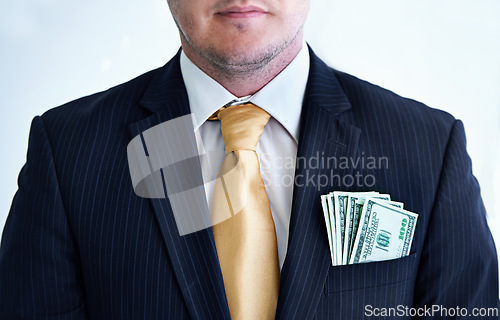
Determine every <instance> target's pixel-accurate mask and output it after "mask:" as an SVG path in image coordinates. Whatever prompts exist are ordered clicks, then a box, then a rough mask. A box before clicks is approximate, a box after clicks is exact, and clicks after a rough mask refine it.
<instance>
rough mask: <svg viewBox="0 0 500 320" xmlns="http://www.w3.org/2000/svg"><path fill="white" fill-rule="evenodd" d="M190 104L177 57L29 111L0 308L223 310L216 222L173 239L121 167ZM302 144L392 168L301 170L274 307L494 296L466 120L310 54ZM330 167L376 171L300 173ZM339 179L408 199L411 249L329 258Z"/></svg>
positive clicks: (336, 308)
mask: <svg viewBox="0 0 500 320" xmlns="http://www.w3.org/2000/svg"><path fill="white" fill-rule="evenodd" d="M187 113H189V106H188V100H187V96H186V91H185V88H184V84H183V82H182V79H181V76H180V70H179V56H178V55H177V56H176V57H175V58H174V59H173V60H172V61H171V62H169V63H168V64H167V65H166V66H164V67H163V68H160V69H158V70H154V71H152V72H149V73H147V74H144V75H142V76H140V77H138V78H136V79H134V80H132V81H130V82H128V83H125V84H123V85H120V86H118V87H115V88H112V89H110V90H108V91H106V92H102V93H98V94H95V95H92V96H88V97H85V98H82V99H79V100H76V101H73V102H71V103H69V104H67V105H65V106H62V107H60V108H56V109H53V110H50V111H48V112H47V113H45V114H44V115H43V116H42V117H37V118H35V119H34V120H33V124H32V129H31V134H30V142H29V149H28V158H27V163H26V165H25V166H24V167H23V169H22V171H21V173H20V176H19V190H18V192H17V194H16V196H15V198H14V201H13V204H12V208H11V212H10V213H9V217H8V220H7V224H6V226H5V229H4V233H3V238H2V244H1V247H0V318H1V319H21V318H27V319H30V318H44V319H87V318H91V319H229V311H228V308H227V302H226V299H225V294H224V288H223V282H222V276H221V273H220V268H219V264H218V260H217V255H216V251H215V246H214V243H213V235H212V232H211V230H210V229H208V230H204V231H200V232H197V233H194V234H190V235H188V236H184V237H180V236H179V235H178V232H177V229H176V226H175V221H174V218H173V215H172V209H171V208H170V204H169V202H168V200H167V199H156V200H149V199H143V198H139V197H137V196H136V195H135V194H134V192H133V189H132V185H131V182H130V177H129V173H128V167H127V159H126V146H127V144H128V142H129V141H130V139H131V138H133V137H134V136H136V135H137V134H140V133H141V132H142V131H144V130H146V129H148V128H150V127H152V126H154V125H156V124H159V123H162V122H164V121H167V120H169V119H172V118H175V117H178V116H182V115H185V114H187ZM173 138H175V137H173ZM298 152H299V154H298V157H306V158H308V157H314V156H316V155H317V154H319V155H320V157H321V156H323V157H325V158H327V157H335V158H336V159H340V158H342V157H346V158H349V157H352V158H353V159H363V157H365V158H367V157H375V158H377V157H384V158H386V159H387V162H388V165H387V167H385V166H384V167H383V168H373V167H370V166H366V165H365V166H363V167H361V165H360V164H358V165H357V166H356V165H350V166H347V167H337V168H336V169H333V170H332V169H325V168H316V167H309V168H305V167H298V168H297V171H296V178H297V177H298V178H297V179H296V182H297V185H296V187H295V189H294V197H293V204H292V217H291V222H290V236H289V244H288V252H287V256H286V259H285V263H284V265H283V270H282V275H281V283H280V295H279V301H278V310H277V315H276V318H278V319H287V320H288V319H362V318H363V317H364V307H365V305H367V304H370V305H372V306H374V307H391V306H397V305H399V304H401V305H405V306H409V307H411V306H415V307H420V306H424V305H432V304H441V305H443V306H450V307H456V306H461V307H469V308H472V307H475V306H497V305H498V289H497V288H498V274H497V258H496V253H495V249H494V245H493V241H492V238H491V235H490V233H489V230H488V227H487V225H486V220H485V211H484V207H483V205H482V201H481V197H480V193H479V187H478V185H477V182H476V180H475V178H474V177H473V176H472V173H471V164H470V160H469V158H468V156H467V154H466V150H465V136H464V132H463V126H462V124H461V123H460V122H459V121H456V120H455V119H453V117H451V116H450V115H448V114H446V113H444V112H441V111H438V110H433V109H430V108H428V107H426V106H424V105H422V104H420V103H418V102H415V101H412V100H408V99H403V98H401V97H399V96H397V95H395V94H393V93H391V92H389V91H386V90H384V89H381V88H379V87H376V86H373V85H371V84H369V83H366V82H364V81H361V80H359V79H356V78H354V77H352V76H349V75H346V74H343V73H339V72H336V71H333V70H332V69H330V68H328V67H327V66H326V65H324V64H323V62H322V61H321V60H319V59H318V58H317V57H316V56H315V55H314V53H312V51H311V71H310V78H309V82H308V87H307V91H306V96H305V99H304V106H303V110H302V116H301V127H300V139H299V151H298ZM331 174H338V175H340V176H346V175H355V174H360V175H362V176H367V175H371V176H373V177H374V185H373V186H357V185H345V184H344V185H341V186H333V185H328V186H327V185H325V186H318V185H317V183H316V184H315V185H314V184H312V182H311V180H308V179H309V178H310V177H314V176H318V175H327V176H330V175H331ZM301 177H302V178H301ZM302 184H303V186H302ZM333 189H345V190H352V191H362V190H368V189H375V190H378V191H380V192H386V193H390V194H391V196H392V197H393V199H395V200H397V201H402V202H404V203H405V206H406V208H407V209H409V210H412V211H414V212H417V213H418V214H419V222H418V224H417V227H416V234H415V238H414V242H413V245H412V249H411V255H410V256H408V257H405V258H402V259H398V260H392V261H384V262H375V263H369V264H361V265H352V266H341V267H331V266H330V260H329V249H328V243H327V235H326V229H325V226H324V221H323V216H322V212H321V208H320V202H319V195H320V194H324V193H326V192H328V191H332V190H333Z"/></svg>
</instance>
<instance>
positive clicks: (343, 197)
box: [333, 191, 349, 265]
mask: <svg viewBox="0 0 500 320" xmlns="http://www.w3.org/2000/svg"><path fill="white" fill-rule="evenodd" d="M348 198H349V193H347V192H341V191H334V192H333V199H334V201H335V223H336V225H337V233H339V235H338V237H340V241H339V242H337V255H339V252H340V264H341V265H344V264H347V253H346V252H344V239H345V232H346V223H347V221H348V219H347V217H346V209H347V199H348ZM337 259H338V258H337Z"/></svg>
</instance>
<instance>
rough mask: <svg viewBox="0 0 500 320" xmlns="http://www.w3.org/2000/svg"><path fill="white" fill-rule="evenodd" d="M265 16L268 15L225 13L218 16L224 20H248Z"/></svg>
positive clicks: (260, 13)
mask: <svg viewBox="0 0 500 320" xmlns="http://www.w3.org/2000/svg"><path fill="white" fill-rule="evenodd" d="M264 14H266V13H265V12H261V11H246V12H225V13H219V14H218V15H220V16H221V17H224V18H233V19H248V18H254V17H259V16H262V15H264Z"/></svg>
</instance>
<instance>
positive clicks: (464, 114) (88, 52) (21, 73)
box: [0, 0, 500, 249]
mask: <svg viewBox="0 0 500 320" xmlns="http://www.w3.org/2000/svg"><path fill="white" fill-rule="evenodd" d="M311 2H312V4H311V12H310V15H309V20H308V23H307V25H306V40H307V41H308V42H309V44H311V46H312V47H313V49H314V50H315V52H316V53H317V54H318V55H319V56H320V57H321V58H323V59H324V60H325V61H326V62H327V63H329V64H330V65H331V66H333V67H335V68H337V69H340V70H342V71H345V72H348V73H351V74H354V75H356V76H357V77H359V78H362V79H365V80H368V81H370V82H373V83H375V84H378V85H380V86H382V87H385V88H389V89H391V90H392V91H394V92H396V93H398V94H400V95H402V96H406V97H411V98H413V99H416V100H419V101H422V102H424V103H426V104H427V105H429V106H432V107H435V108H439V109H443V110H446V111H448V112H450V113H451V114H453V115H454V116H455V117H457V118H459V119H461V120H462V121H463V122H464V124H465V129H466V133H467V137H468V146H467V148H468V151H469V153H470V155H471V158H472V161H473V169H474V173H475V175H476V177H477V178H478V180H479V182H480V184H481V187H482V196H483V199H484V202H485V205H486V208H487V211H488V221H489V224H490V228H491V229H492V232H493V234H494V237H495V241H496V243H497V249H498V247H500V19H499V18H498V17H499V14H500V1H498V0H481V1H478V0H448V1H443V0H418V1H417V0H412V1H409V0H386V1H382V0H380V1H377V0H375V1H374V0H349V1H338V0H312V1H311ZM179 45H180V43H179V39H178V33H177V29H176V27H175V24H174V23H173V20H172V18H171V16H170V12H169V10H168V6H167V3H166V1H164V0H163V1H162V0H134V1H132V0H122V1H117V0H99V1H97V0H87V1H85V2H77V1H71V0H65V1H62V0H15V1H2V2H1V3H0V137H1V138H0V139H1V140H0V150H1V155H2V160H1V161H2V162H1V166H0V179H1V184H0V229H1V228H3V225H4V221H5V219H6V217H7V213H8V210H9V207H10V204H11V201H12V197H13V196H14V193H15V191H16V188H17V182H16V181H17V180H16V179H17V175H18V172H19V170H20V169H21V167H22V165H23V163H24V161H25V158H26V147H27V140H28V132H29V126H30V122H31V119H32V118H33V117H34V116H35V115H38V114H41V113H43V112H44V111H45V110H47V109H49V108H52V107H55V106H57V105H60V104H62V103H64V102H67V101H70V100H73V99H75V98H78V97H81V96H83V95H87V94H91V93H93V92H96V91H102V90H105V89H107V88H109V87H111V86H114V85H116V84H119V83H122V82H125V81H127V80H129V79H131V78H133V77H135V76H137V75H139V74H141V73H144V72H145V71H148V70H150V69H153V68H157V67H159V66H162V65H163V64H165V63H166V62H167V61H168V60H169V59H170V57H172V56H173V55H174V54H175V52H176V51H177V49H178V47H179ZM457 210H460V208H457Z"/></svg>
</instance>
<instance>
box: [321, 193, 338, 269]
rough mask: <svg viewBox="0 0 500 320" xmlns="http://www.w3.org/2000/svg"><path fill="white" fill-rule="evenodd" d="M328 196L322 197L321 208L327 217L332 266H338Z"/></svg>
mask: <svg viewBox="0 0 500 320" xmlns="http://www.w3.org/2000/svg"><path fill="white" fill-rule="evenodd" d="M327 198H328V196H327V195H322V196H321V207H322V208H323V215H324V216H325V224H326V231H327V233H328V245H329V246H330V256H331V259H332V265H333V266H335V265H336V264H337V261H336V260H335V259H336V258H335V256H334V250H333V248H334V244H333V237H332V224H331V221H330V212H329V209H328V199H327Z"/></svg>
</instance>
